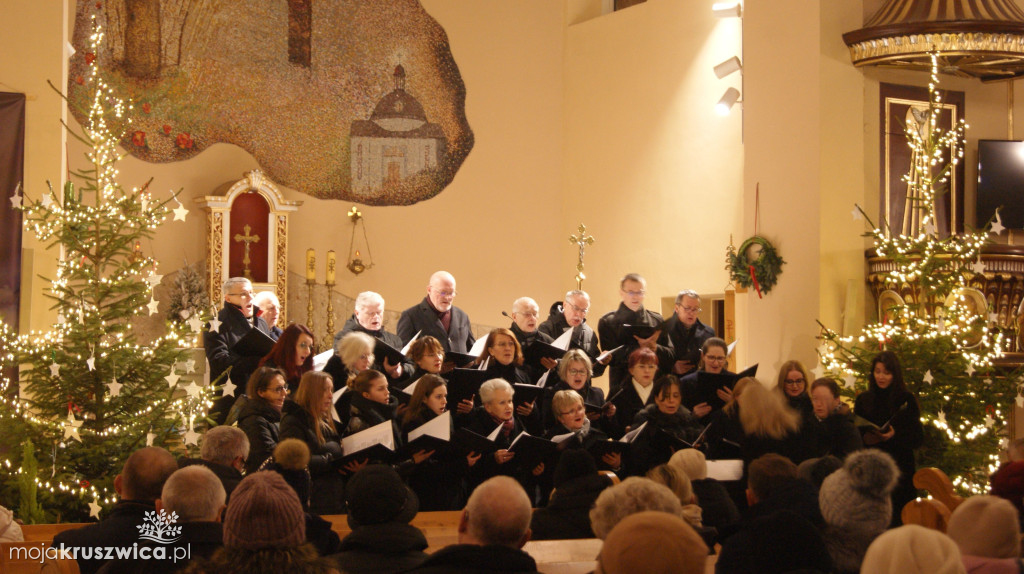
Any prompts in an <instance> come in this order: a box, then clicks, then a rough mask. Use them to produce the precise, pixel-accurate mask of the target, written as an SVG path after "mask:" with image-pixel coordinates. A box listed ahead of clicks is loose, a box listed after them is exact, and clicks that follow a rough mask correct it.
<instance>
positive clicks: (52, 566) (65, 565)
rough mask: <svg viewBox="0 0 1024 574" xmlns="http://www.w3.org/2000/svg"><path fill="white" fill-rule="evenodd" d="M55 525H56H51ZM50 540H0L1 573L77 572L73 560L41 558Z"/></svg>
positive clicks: (63, 573)
mask: <svg viewBox="0 0 1024 574" xmlns="http://www.w3.org/2000/svg"><path fill="white" fill-rule="evenodd" d="M52 526H56V525H52ZM49 546H50V541H42V540H36V541H31V542H28V541H26V542H0V573H2V574H79V570H78V562H75V561H74V560H70V559H68V560H49V559H43V556H45V554H44V553H45V551H46V549H47V548H49Z"/></svg>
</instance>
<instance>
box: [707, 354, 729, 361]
mask: <svg viewBox="0 0 1024 574" xmlns="http://www.w3.org/2000/svg"><path fill="white" fill-rule="evenodd" d="M704 360H705V361H713V362H715V363H724V362H725V360H726V357H716V356H714V355H704Z"/></svg>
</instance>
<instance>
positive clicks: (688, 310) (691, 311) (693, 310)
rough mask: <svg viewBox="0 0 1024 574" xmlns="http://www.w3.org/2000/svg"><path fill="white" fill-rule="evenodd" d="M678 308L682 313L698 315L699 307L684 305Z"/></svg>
mask: <svg viewBox="0 0 1024 574" xmlns="http://www.w3.org/2000/svg"><path fill="white" fill-rule="evenodd" d="M679 308H680V309H682V310H683V311H686V312H687V313H700V307H687V306H684V305H680V306H679Z"/></svg>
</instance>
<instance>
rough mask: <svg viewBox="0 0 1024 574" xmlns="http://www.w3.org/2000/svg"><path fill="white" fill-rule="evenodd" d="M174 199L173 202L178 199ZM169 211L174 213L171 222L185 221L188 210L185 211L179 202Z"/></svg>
mask: <svg viewBox="0 0 1024 574" xmlns="http://www.w3.org/2000/svg"><path fill="white" fill-rule="evenodd" d="M174 199H175V201H177V200H178V198H174ZM171 211H173V212H174V219H172V220H171V221H185V216H186V215H188V210H187V209H185V205H184V204H183V203H181V202H180V201H178V207H176V208H174V209H172V210H171Z"/></svg>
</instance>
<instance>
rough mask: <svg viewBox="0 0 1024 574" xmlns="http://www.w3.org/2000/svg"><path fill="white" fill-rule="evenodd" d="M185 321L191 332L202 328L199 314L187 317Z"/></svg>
mask: <svg viewBox="0 0 1024 574" xmlns="http://www.w3.org/2000/svg"><path fill="white" fill-rule="evenodd" d="M185 322H186V323H188V327H189V329H192V332H193V333H198V332H199V331H202V330H203V321H202V319H200V318H199V315H192V316H191V317H189V318H188V321H185ZM193 362H195V361H193Z"/></svg>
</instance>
